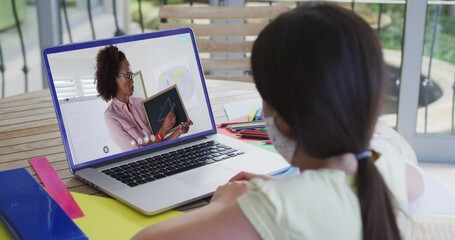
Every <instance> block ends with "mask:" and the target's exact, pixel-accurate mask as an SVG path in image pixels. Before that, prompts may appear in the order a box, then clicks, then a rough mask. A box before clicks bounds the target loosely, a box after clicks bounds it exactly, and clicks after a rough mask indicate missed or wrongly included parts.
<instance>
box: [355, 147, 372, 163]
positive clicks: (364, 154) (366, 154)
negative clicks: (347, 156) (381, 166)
mask: <svg viewBox="0 0 455 240" xmlns="http://www.w3.org/2000/svg"><path fill="white" fill-rule="evenodd" d="M372 156H373V152H372V151H370V150H365V151H363V152H360V153H359V154H357V155H356V156H355V158H356V159H357V160H359V161H360V160H363V159H366V158H369V157H372Z"/></svg>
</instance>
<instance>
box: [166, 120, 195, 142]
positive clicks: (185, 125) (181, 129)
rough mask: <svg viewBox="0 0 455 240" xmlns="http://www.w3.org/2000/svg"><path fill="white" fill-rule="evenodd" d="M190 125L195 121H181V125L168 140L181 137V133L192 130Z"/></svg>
mask: <svg viewBox="0 0 455 240" xmlns="http://www.w3.org/2000/svg"><path fill="white" fill-rule="evenodd" d="M190 125H193V121H191V120H188V121H186V122H182V123H180V125H179V127H178V128H177V129H176V130H175V131H174V132H173V133H172V134H171V135H170V136H169V137H168V138H166V140H172V139H176V138H178V137H180V135H182V134H185V133H187V132H188V131H189V130H190Z"/></svg>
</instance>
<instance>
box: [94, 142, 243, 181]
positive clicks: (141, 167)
mask: <svg viewBox="0 0 455 240" xmlns="http://www.w3.org/2000/svg"><path fill="white" fill-rule="evenodd" d="M241 154H243V152H241V151H238V150H237V149H234V148H231V147H229V146H226V145H223V144H220V143H217V142H215V141H208V142H205V143H201V144H198V145H194V146H189V147H186V148H183V149H179V150H176V151H172V152H169V153H164V154H161V155H158V156H154V157H149V158H145V159H142V160H138V161H136V162H130V163H127V164H123V165H120V166H116V167H113V168H109V169H105V170H102V171H101V172H103V173H105V174H107V175H109V176H111V177H113V178H115V179H117V180H119V181H121V182H122V183H124V184H126V185H128V186H130V187H135V186H138V185H141V184H144V183H148V182H152V181H155V180H157V179H161V178H164V177H168V176H172V175H174V174H177V173H181V172H185V171H188V170H190V169H193V168H198V167H202V166H204V165H208V164H211V163H215V162H218V161H222V160H225V159H228V158H231V157H234V156H237V155H241Z"/></svg>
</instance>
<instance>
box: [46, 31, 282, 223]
mask: <svg viewBox="0 0 455 240" xmlns="http://www.w3.org/2000/svg"><path fill="white" fill-rule="evenodd" d="M108 45H114V46H117V47H118V48H119V50H121V51H122V52H123V53H125V55H126V58H127V59H128V61H129V63H130V68H131V70H130V71H131V72H133V73H134V91H133V96H135V97H138V98H142V99H146V98H147V97H149V96H153V95H155V94H157V93H159V92H160V91H162V90H164V89H167V88H169V87H171V86H174V85H176V86H177V88H178V90H179V94H180V97H181V99H182V102H183V103H184V105H185V109H186V112H187V115H188V117H189V118H190V119H191V120H192V121H193V125H191V126H190V129H189V131H188V132H187V133H185V134H182V135H180V136H179V137H178V138H176V139H173V140H169V141H164V142H160V143H156V144H149V145H144V146H140V147H137V148H135V149H127V150H125V149H124V148H121V146H118V145H117V144H116V142H115V141H114V140H113V137H114V136H113V135H112V133H111V132H110V131H111V130H109V129H111V128H108V126H107V124H106V121H105V114H104V113H105V111H106V109H107V108H108V107H109V106H110V104H112V100H111V101H109V102H106V101H103V100H102V99H101V97H100V96H99V94H98V92H97V90H96V84H95V70H96V56H97V53H98V52H99V51H100V49H103V48H104V47H106V46H108ZM43 60H44V64H45V67H46V72H47V76H48V80H49V89H50V92H51V96H52V100H53V103H54V107H55V112H56V115H57V120H58V124H59V127H60V132H61V135H62V139H63V145H64V148H65V152H66V156H67V160H68V166H69V169H70V171H71V173H72V174H74V175H75V176H76V177H77V178H79V179H81V180H82V181H84V182H86V183H88V184H89V185H90V186H93V187H94V188H97V189H99V190H100V191H102V192H105V193H106V194H108V195H110V196H112V197H114V198H116V199H118V200H119V201H121V202H123V203H125V204H127V205H129V206H131V207H132V208H134V209H137V210H138V211H140V212H141V213H143V214H146V215H153V214H157V213H160V212H163V211H166V210H169V209H172V208H175V207H178V206H181V205H184V204H187V203H190V202H192V201H195V200H198V199H201V198H205V197H208V196H210V195H211V194H213V192H214V191H215V190H216V189H217V187H218V186H220V185H222V184H225V183H226V182H227V181H228V180H229V179H230V178H231V177H233V176H234V175H236V174H237V173H239V172H240V171H248V172H253V173H258V174H268V175H272V174H275V173H278V172H281V171H284V170H286V169H287V168H289V164H288V163H287V162H286V161H285V160H284V159H283V158H282V157H281V156H280V155H278V154H275V153H272V152H270V151H266V150H263V149H260V148H258V147H255V146H253V145H251V144H248V143H244V142H242V141H239V140H237V139H234V138H231V137H228V136H225V135H222V134H217V128H216V125H215V120H214V117H213V112H212V108H211V105H210V99H209V95H208V93H207V87H206V84H205V78H204V74H203V72H204V71H203V69H202V66H201V61H200V59H199V55H198V50H197V45H196V40H195V37H194V33H193V32H192V30H191V29H190V28H181V29H173V30H165V31H157V32H151V33H145V34H139V35H130V36H122V37H117V38H112V39H105V40H96V41H90V42H84V43H76V44H69V45H63V46H56V47H50V48H47V49H45V50H44V51H43ZM125 131H128V129H125ZM117 137H118V136H117ZM146 138H148V139H146ZM153 138H154V136H145V137H144V139H143V141H142V140H140V139H138V140H140V142H142V143H143V142H148V141H151V140H152V139H153ZM132 140H134V139H132ZM132 144H133V143H132ZM122 149H123V150H122Z"/></svg>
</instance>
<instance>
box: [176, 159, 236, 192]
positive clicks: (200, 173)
mask: <svg viewBox="0 0 455 240" xmlns="http://www.w3.org/2000/svg"><path fill="white" fill-rule="evenodd" d="M235 174H236V172H234V171H232V170H229V169H226V168H224V167H221V166H216V165H209V166H204V167H202V168H197V169H194V170H191V171H188V172H185V173H182V174H179V175H178V176H176V177H177V178H178V179H179V180H182V181H184V182H185V183H187V184H190V185H192V186H195V187H197V188H207V189H208V190H209V191H215V190H216V188H217V187H219V186H220V185H223V184H225V183H227V182H228V181H229V179H230V178H231V177H233V176H234V175H235Z"/></svg>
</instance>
